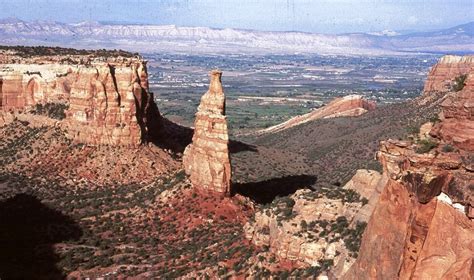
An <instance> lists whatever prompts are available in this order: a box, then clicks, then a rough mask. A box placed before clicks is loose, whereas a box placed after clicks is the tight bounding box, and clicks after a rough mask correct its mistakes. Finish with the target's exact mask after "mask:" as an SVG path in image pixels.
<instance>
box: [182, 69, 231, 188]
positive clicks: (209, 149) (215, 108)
mask: <svg viewBox="0 0 474 280" xmlns="http://www.w3.org/2000/svg"><path fill="white" fill-rule="evenodd" d="M221 75H222V72H220V71H217V70H214V71H212V72H211V73H210V77H211V82H210V85H209V90H208V91H207V92H206V93H205V94H204V95H203V96H202V98H201V104H200V105H199V107H198V112H197V113H196V120H195V122H194V135H193V141H192V143H191V144H190V145H189V146H188V147H186V150H185V151H184V156H183V164H184V168H185V170H186V173H187V174H188V175H189V176H190V180H191V183H192V185H193V187H194V188H195V189H197V190H199V191H203V192H209V193H216V194H220V195H225V196H228V195H230V193H231V189H230V184H231V167H230V157H229V147H228V144H229V136H228V133H227V119H226V116H225V96H224V92H223V90H222V84H221Z"/></svg>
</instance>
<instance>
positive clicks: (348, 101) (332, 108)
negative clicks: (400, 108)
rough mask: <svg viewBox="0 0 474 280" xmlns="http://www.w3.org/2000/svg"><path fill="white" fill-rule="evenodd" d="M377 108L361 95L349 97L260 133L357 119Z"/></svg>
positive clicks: (340, 98) (341, 98) (336, 100)
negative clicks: (336, 119) (330, 120)
mask: <svg viewBox="0 0 474 280" xmlns="http://www.w3.org/2000/svg"><path fill="white" fill-rule="evenodd" d="M375 108H376V104H375V102H373V101H370V100H367V99H365V98H364V97H363V96H361V95H347V96H344V97H339V98H336V99H334V100H333V101H331V102H330V103H329V104H327V105H326V106H324V107H321V108H319V109H316V110H314V111H312V112H310V113H307V114H304V115H300V116H296V117H293V118H291V119H289V120H287V121H285V122H283V123H280V124H277V125H274V126H271V127H268V128H266V129H263V130H261V131H260V133H274V132H278V131H282V130H285V129H288V128H290V127H294V126H297V125H300V124H304V123H307V122H310V121H314V120H319V119H327V118H337V117H356V116H360V115H362V114H365V113H366V112H368V111H371V110H374V109H375Z"/></svg>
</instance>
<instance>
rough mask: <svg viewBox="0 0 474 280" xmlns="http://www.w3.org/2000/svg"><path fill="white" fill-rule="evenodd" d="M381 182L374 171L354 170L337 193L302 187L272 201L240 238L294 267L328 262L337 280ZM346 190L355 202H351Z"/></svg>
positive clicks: (342, 271)
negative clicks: (331, 261)
mask: <svg viewBox="0 0 474 280" xmlns="http://www.w3.org/2000/svg"><path fill="white" fill-rule="evenodd" d="M381 182H382V177H381V175H380V173H378V172H376V171H371V170H358V171H357V174H356V175H355V176H354V177H353V178H352V180H351V181H349V182H348V183H347V185H346V186H344V188H343V190H341V191H340V192H338V194H337V195H336V194H335V193H334V194H333V193H330V194H328V193H325V191H321V190H320V191H319V192H318V191H310V190H307V189H304V190H298V191H296V193H294V194H293V195H291V196H290V197H288V198H278V199H276V200H274V201H273V202H272V204H271V205H270V206H269V208H267V209H262V211H258V212H256V213H255V219H254V221H250V222H248V223H247V224H246V225H245V226H244V231H245V235H246V238H248V239H250V240H251V241H252V242H253V243H254V244H255V245H257V246H268V247H269V248H270V250H271V251H272V252H274V253H275V254H276V255H277V256H278V257H279V258H280V260H287V261H292V262H294V263H295V265H297V266H303V267H304V266H316V265H320V264H321V263H322V262H324V261H327V260H333V262H334V265H335V267H334V269H333V272H332V273H333V274H334V275H335V276H337V277H338V276H340V275H341V274H343V273H345V272H346V271H347V269H348V268H349V267H350V265H351V264H352V263H353V262H354V261H355V259H354V258H353V256H354V253H355V252H354V251H353V250H354V248H347V245H346V243H348V242H349V240H355V239H354V238H355V236H356V235H358V234H361V230H362V229H363V225H364V224H365V223H366V222H367V221H368V218H369V216H370V214H371V213H369V212H370V211H371V210H373V207H374V206H375V204H376V201H377V200H378V195H379V194H380V192H379V191H377V189H378V188H380V187H379V186H383V184H381ZM351 190H352V191H355V192H356V193H359V194H360V195H361V196H360V198H357V199H355V197H356V196H354V193H353V192H352V191H351ZM349 197H352V198H354V199H349ZM369 198H370V199H369ZM365 199H367V200H366V201H364V200H365ZM367 201H369V202H368V203H367ZM336 252H337V253H336Z"/></svg>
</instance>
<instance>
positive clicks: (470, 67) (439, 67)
mask: <svg viewBox="0 0 474 280" xmlns="http://www.w3.org/2000/svg"><path fill="white" fill-rule="evenodd" d="M473 71H474V56H473V55H468V56H455V55H446V56H443V57H442V58H441V59H440V60H439V61H438V63H437V64H435V65H434V66H433V67H432V68H431V70H430V72H429V74H428V77H427V79H426V82H425V87H424V89H423V91H424V93H425V94H429V93H430V92H434V91H439V92H447V91H449V90H450V89H451V86H452V85H453V81H454V79H455V78H456V77H459V76H461V75H464V74H467V73H470V72H471V73H472V72H473Z"/></svg>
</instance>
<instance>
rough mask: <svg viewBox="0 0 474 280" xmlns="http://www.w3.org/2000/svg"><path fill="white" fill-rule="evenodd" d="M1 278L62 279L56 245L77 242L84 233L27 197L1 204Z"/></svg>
mask: <svg viewBox="0 0 474 280" xmlns="http://www.w3.org/2000/svg"><path fill="white" fill-rule="evenodd" d="M0 223H1V230H0V251H1V254H0V279H62V278H64V277H65V275H63V273H62V271H61V270H60V269H59V268H58V267H57V266H56V264H57V262H58V261H59V257H58V256H57V255H56V254H55V252H54V250H53V247H52V246H53V244H54V243H59V242H63V241H66V240H77V239H79V238H80V237H81V236H82V230H81V229H80V228H79V226H78V225H77V224H76V223H75V222H74V221H73V220H72V219H71V218H70V217H68V216H65V215H63V214H62V213H60V212H58V211H56V210H53V209H51V208H49V207H47V206H46V205H44V204H43V203H41V201H39V200H38V199H37V198H36V197H34V196H31V195H28V194H18V195H16V196H14V197H12V198H9V199H7V200H5V201H2V202H0Z"/></svg>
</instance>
